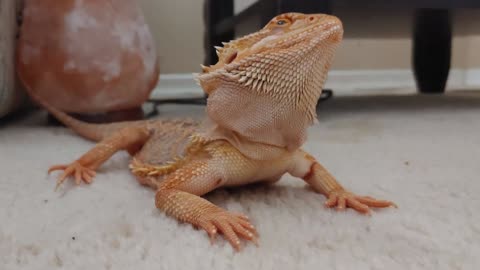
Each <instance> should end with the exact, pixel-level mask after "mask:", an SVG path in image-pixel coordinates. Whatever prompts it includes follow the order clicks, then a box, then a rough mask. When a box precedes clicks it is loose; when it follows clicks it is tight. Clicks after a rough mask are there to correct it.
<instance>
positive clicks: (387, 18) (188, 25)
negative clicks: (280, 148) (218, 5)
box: [140, 0, 480, 74]
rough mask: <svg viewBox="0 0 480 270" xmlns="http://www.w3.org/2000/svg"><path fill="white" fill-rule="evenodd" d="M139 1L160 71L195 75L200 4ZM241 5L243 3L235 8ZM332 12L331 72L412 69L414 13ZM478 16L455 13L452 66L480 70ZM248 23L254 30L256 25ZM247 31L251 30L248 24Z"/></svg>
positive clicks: (195, 0)
mask: <svg viewBox="0 0 480 270" xmlns="http://www.w3.org/2000/svg"><path fill="white" fill-rule="evenodd" d="M237 1H238V0H237ZM244 1H247V0H244ZM140 2H141V4H142V7H143V8H144V11H145V16H146V20H147V22H148V23H149V25H150V26H151V29H152V32H153V35H154V36H155V40H156V42H157V46H158V52H159V56H160V64H161V72H162V73H163V74H167V73H189V72H198V71H199V64H201V63H202V62H203V58H204V53H203V33H204V27H203V18H202V13H203V1H200V0H182V1H163V0H162V1H159V0H141V1H140ZM239 6H242V5H241V3H240V4H239V5H237V8H238V7H239ZM335 14H336V15H337V16H339V17H340V18H341V19H342V20H343V22H344V27H345V39H344V42H343V44H342V45H341V47H340V48H339V50H338V53H337V56H336V59H335V63H334V66H333V68H334V69H341V70H352V69H406V68H410V66H411V45H412V44H411V29H412V19H413V11H412V10H393V9H388V10H375V11H369V10H359V9H356V10H351V9H345V8H336V9H335ZM479 18H480V12H479V11H471V10H463V11H458V12H456V13H455V16H454V22H455V26H454V33H455V38H454V42H453V59H452V66H453V67H454V68H480V53H478V48H480V27H479V26H480V22H477V21H478V19H479ZM250 24H251V25H254V26H255V23H254V22H251V23H250ZM246 31H252V28H251V26H250V27H249V28H248V30H246ZM243 32H245V31H242V34H243Z"/></svg>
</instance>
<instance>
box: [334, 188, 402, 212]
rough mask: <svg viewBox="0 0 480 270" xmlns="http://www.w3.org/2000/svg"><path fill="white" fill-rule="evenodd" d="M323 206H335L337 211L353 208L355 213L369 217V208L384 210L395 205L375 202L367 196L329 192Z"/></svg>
mask: <svg viewBox="0 0 480 270" xmlns="http://www.w3.org/2000/svg"><path fill="white" fill-rule="evenodd" d="M325 206H326V207H329V208H332V207H335V206H336V209H337V210H339V211H343V210H345V209H346V208H347V207H350V208H353V209H354V210H356V211H357V212H360V213H362V214H365V215H370V207H376V208H385V207H395V208H397V205H396V204H395V203H393V202H390V201H384V200H377V199H374V198H372V197H369V196H358V195H355V194H353V193H351V192H348V191H346V190H339V191H334V192H331V193H330V194H329V195H328V199H327V201H326V202H325Z"/></svg>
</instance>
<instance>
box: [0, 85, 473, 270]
mask: <svg viewBox="0 0 480 270" xmlns="http://www.w3.org/2000/svg"><path fill="white" fill-rule="evenodd" d="M160 112H161V114H162V117H163V116H165V117H168V116H172V115H193V116H201V115H202V114H203V108H202V107H199V106H181V107H176V106H172V105H168V106H162V107H160ZM318 113H319V121H320V124H318V125H316V126H314V127H312V128H311V130H310V133H309V138H310V141H309V142H308V143H307V144H306V145H305V149H306V150H308V151H309V152H311V153H313V154H314V155H315V156H316V157H317V158H318V159H319V160H321V161H322V162H323V164H324V165H325V166H326V167H327V168H329V169H330V171H331V172H332V173H333V174H334V175H336V176H337V178H338V179H339V181H340V182H341V183H343V184H344V185H345V186H346V187H348V188H349V189H350V190H352V191H355V192H357V193H360V194H365V195H371V196H375V197H378V198H385V199H389V200H393V201H395V202H396V203H397V204H398V206H399V208H398V209H385V210H379V211H375V212H374V214H373V215H372V216H371V217H365V216H360V215H358V214H356V213H354V212H353V211H347V212H344V213H337V212H336V211H334V210H328V209H325V208H324V207H323V206H322V204H323V202H324V200H325V199H324V197H322V196H321V195H319V194H315V193H314V192H312V191H311V190H310V189H308V188H305V185H304V184H303V182H301V181H299V180H297V179H294V178H292V177H290V176H285V177H284V178H283V179H282V180H281V182H280V183H278V184H277V185H275V186H270V187H265V186H255V187H246V188H238V189H233V190H219V191H216V192H214V193H212V194H210V195H208V196H207V198H208V199H209V200H211V201H213V202H214V203H216V204H218V205H220V206H222V207H225V208H228V209H230V210H235V211H241V212H244V213H246V214H247V215H249V216H250V217H251V218H252V220H253V222H254V223H255V225H256V226H257V228H258V231H259V233H260V246H259V247H255V246H254V245H251V244H249V245H247V246H246V247H245V248H244V250H243V251H242V252H241V253H238V254H237V253H235V252H233V250H232V248H230V246H229V245H228V244H227V243H226V242H225V241H224V240H223V239H220V238H219V239H217V242H216V244H215V245H214V246H210V244H209V241H208V238H207V236H206V235H205V233H203V232H200V231H196V230H194V229H192V228H191V227H190V226H189V225H185V224H180V223H178V222H177V221H175V220H173V219H171V218H168V217H166V216H165V215H164V214H162V213H161V212H159V211H157V210H156V209H155V206H154V192H153V191H151V190H148V189H146V188H144V187H141V186H139V185H138V184H137V182H136V181H135V180H133V177H132V176H131V175H130V174H129V172H128V170H127V164H128V156H127V155H126V154H125V153H119V154H117V155H115V156H114V158H112V159H111V160H110V161H109V162H108V163H107V164H106V165H105V166H103V167H102V168H101V171H100V172H99V174H98V176H97V178H96V181H95V182H94V183H93V184H92V185H90V186H80V187H75V186H74V185H73V184H72V183H68V184H66V185H64V186H63V187H62V188H61V189H60V190H59V191H57V192H55V191H54V185H55V175H51V176H48V175H47V174H46V169H47V168H48V166H50V165H52V164H56V163H64V162H69V161H72V160H73V159H75V158H76V157H78V156H79V155H80V154H82V153H83V152H85V151H87V150H88V149H89V148H90V147H91V146H92V143H90V142H88V141H85V140H83V139H81V138H78V137H76V136H75V135H74V134H73V133H71V132H70V131H68V130H66V129H64V128H60V127H47V126H45V114H43V113H35V114H32V115H26V116H23V117H20V118H19V119H14V120H10V121H9V122H8V123H3V124H1V123H0V153H1V154H0V171H1V172H2V176H1V177H0V268H1V269H4V270H11V269H12V270H13V269H116V270H117V269H250V270H253V269H477V267H478V265H479V264H480V257H479V256H478V255H479V254H480V195H479V194H480V181H479V175H480V165H479V161H480V93H478V92H455V93H451V94H448V95H445V96H418V95H391V96H378V95H376V96H350V97H348V96H347V97H345V96H344V97H335V98H333V99H331V100H329V101H327V102H324V103H322V104H321V105H320V107H319V111H318Z"/></svg>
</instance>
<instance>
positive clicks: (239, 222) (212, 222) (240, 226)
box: [198, 210, 258, 251]
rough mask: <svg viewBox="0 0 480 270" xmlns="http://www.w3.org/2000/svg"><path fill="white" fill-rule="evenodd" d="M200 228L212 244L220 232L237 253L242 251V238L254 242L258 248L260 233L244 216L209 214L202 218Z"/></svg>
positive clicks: (224, 213)
mask: <svg viewBox="0 0 480 270" xmlns="http://www.w3.org/2000/svg"><path fill="white" fill-rule="evenodd" d="M198 226H199V227H200V228H202V229H203V230H205V231H206V232H207V233H208V235H209V237H210V242H211V243H212V244H213V243H214V240H215V237H216V235H217V233H218V231H220V232H221V233H222V234H223V236H224V237H225V238H226V239H227V240H228V241H229V242H230V244H231V245H232V246H233V248H234V249H235V250H236V251H240V249H241V247H242V246H241V243H240V238H243V239H246V240H249V241H252V242H253V243H254V244H255V245H257V246H258V241H257V238H258V233H257V231H256V229H255V227H254V226H253V225H252V224H251V223H250V220H249V218H248V217H247V216H245V215H243V214H236V213H231V212H228V211H224V210H222V211H219V212H214V213H209V214H206V215H204V216H202V217H201V219H200V222H199V223H198Z"/></svg>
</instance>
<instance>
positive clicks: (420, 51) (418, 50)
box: [413, 9, 452, 93]
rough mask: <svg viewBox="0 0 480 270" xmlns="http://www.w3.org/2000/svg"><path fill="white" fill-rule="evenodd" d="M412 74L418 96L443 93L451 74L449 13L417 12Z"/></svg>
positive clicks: (450, 24)
mask: <svg viewBox="0 0 480 270" xmlns="http://www.w3.org/2000/svg"><path fill="white" fill-rule="evenodd" d="M414 27H415V29H414V37H413V40H414V41H413V62H414V74H415V79H416V81H417V87H418V90H419V91H420V92H421V93H443V92H444V91H445V86H446V84H447V80H448V73H449V70H450V58H451V48H452V22H451V11H450V10H447V9H420V10H418V11H417V12H416V14H415V22H414Z"/></svg>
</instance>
